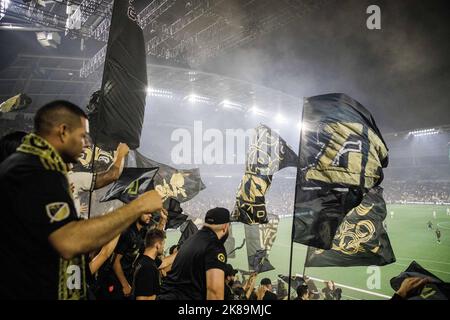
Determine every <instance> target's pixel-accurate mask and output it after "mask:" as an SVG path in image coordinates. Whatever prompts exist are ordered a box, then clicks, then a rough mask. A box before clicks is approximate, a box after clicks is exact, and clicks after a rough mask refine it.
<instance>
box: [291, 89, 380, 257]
mask: <svg viewBox="0 0 450 320" xmlns="http://www.w3.org/2000/svg"><path fill="white" fill-rule="evenodd" d="M299 149H300V150H299V157H300V159H299V166H298V170H297V182H296V186H297V187H296V199H295V207H294V239H293V240H294V241H295V242H297V243H302V244H305V245H308V246H312V247H316V248H321V249H330V248H331V246H332V242H333V238H334V236H335V234H336V230H337V229H338V227H339V225H340V224H341V222H342V219H343V218H344V217H345V215H346V214H347V213H348V212H349V211H350V210H351V209H353V208H354V207H356V206H358V205H359V204H360V203H361V201H362V199H363V194H364V193H365V192H367V191H368V190H369V189H371V188H373V187H374V186H376V185H378V184H380V183H381V181H382V179H383V172H382V168H385V167H386V166H387V164H388V149H387V147H386V144H385V143H384V141H383V138H382V136H381V133H380V131H379V130H378V128H377V126H376V124H375V121H374V119H373V118H372V115H371V114H370V112H369V111H367V110H366V109H365V108H364V107H363V106H362V105H361V104H360V103H359V102H357V101H356V100H354V99H352V98H351V97H349V96H347V95H345V94H338V93H333V94H326V95H321V96H315V97H311V98H308V99H306V100H305V103H304V106H303V122H302V134H301V141H300V147H299Z"/></svg>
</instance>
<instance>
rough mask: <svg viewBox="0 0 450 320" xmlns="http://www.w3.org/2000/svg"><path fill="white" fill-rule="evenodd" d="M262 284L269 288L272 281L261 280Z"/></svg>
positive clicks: (267, 279)
mask: <svg viewBox="0 0 450 320" xmlns="http://www.w3.org/2000/svg"><path fill="white" fill-rule="evenodd" d="M260 284H261V285H263V286H268V285H269V284H272V281H270V279H269V278H264V279H262V280H261V282H260Z"/></svg>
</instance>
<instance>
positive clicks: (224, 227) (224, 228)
mask: <svg viewBox="0 0 450 320" xmlns="http://www.w3.org/2000/svg"><path fill="white" fill-rule="evenodd" d="M203 227H207V228H209V229H211V230H212V231H214V232H215V233H216V235H217V237H218V238H219V239H222V238H223V237H228V232H229V228H230V223H223V224H209V223H204V224H203ZM225 240H226V238H225Z"/></svg>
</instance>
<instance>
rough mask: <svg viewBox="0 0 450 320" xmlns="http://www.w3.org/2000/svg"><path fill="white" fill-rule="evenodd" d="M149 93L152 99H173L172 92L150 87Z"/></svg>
mask: <svg viewBox="0 0 450 320" xmlns="http://www.w3.org/2000/svg"><path fill="white" fill-rule="evenodd" d="M147 93H148V94H149V95H150V96H151V97H160V98H170V99H172V98H173V93H172V91H168V90H163V89H156V88H152V87H148V88H147Z"/></svg>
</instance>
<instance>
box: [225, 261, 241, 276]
mask: <svg viewBox="0 0 450 320" xmlns="http://www.w3.org/2000/svg"><path fill="white" fill-rule="evenodd" d="M236 273H238V271H237V270H235V269H234V268H233V266H232V265H231V264H229V263H227V264H226V265H225V277H227V276H234V275H236Z"/></svg>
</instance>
